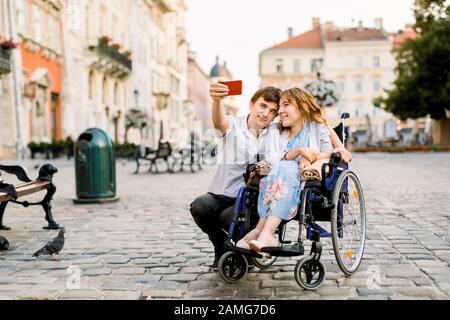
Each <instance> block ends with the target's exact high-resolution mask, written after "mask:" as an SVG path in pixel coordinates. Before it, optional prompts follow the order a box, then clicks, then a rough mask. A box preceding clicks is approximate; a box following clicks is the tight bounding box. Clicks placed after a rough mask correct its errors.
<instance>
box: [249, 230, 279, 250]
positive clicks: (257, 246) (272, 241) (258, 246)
mask: <svg viewBox="0 0 450 320" xmlns="http://www.w3.org/2000/svg"><path fill="white" fill-rule="evenodd" d="M249 246H250V248H251V249H252V250H254V251H256V252H261V250H262V248H267V247H278V240H277V239H276V238H275V235H273V234H270V233H267V232H261V234H260V235H259V237H258V240H252V241H250V242H249Z"/></svg>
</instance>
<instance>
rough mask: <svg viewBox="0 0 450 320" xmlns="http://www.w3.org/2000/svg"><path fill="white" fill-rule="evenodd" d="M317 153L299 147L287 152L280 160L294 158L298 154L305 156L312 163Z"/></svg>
mask: <svg viewBox="0 0 450 320" xmlns="http://www.w3.org/2000/svg"><path fill="white" fill-rule="evenodd" d="M318 154H319V153H318V152H317V151H314V150H313V149H310V148H305V147H299V148H296V149H294V150H292V151H289V152H287V153H286V154H285V155H284V157H283V159H282V160H295V159H297V158H298V157H299V156H302V157H305V158H306V159H308V161H309V162H311V163H313V162H314V161H316V158H317V155H318Z"/></svg>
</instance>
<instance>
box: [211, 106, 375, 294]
mask: <svg viewBox="0 0 450 320" xmlns="http://www.w3.org/2000/svg"><path fill="white" fill-rule="evenodd" d="M348 118H349V115H348V114H343V115H342V117H341V120H342V121H341V123H340V125H339V126H338V127H336V128H335V129H334V130H335V131H336V133H337V134H338V136H339V138H340V139H341V141H343V142H344V143H345V131H344V128H345V125H344V121H345V119H348ZM257 161H260V159H258V160H257ZM254 168H255V164H253V165H249V166H248V168H247V172H246V173H245V174H244V178H245V180H246V181H247V179H248V178H249V175H250V174H252V171H253V170H254ZM262 178H263V176H261V177H258V178H257V179H254V180H253V181H252V183H251V184H247V186H246V187H243V188H242V189H241V190H240V191H239V193H238V195H237V199H236V205H235V208H234V215H233V219H232V221H231V223H230V227H229V232H228V237H227V241H226V243H225V245H224V248H225V253H224V254H223V255H222V257H221V258H220V260H219V264H218V271H219V274H220V276H221V277H222V279H223V280H224V281H226V282H228V283H235V282H238V281H240V280H241V279H243V278H244V277H245V276H246V275H247V273H248V270H249V265H254V266H256V267H257V268H259V269H266V268H269V267H270V266H272V265H273V264H274V263H275V261H276V260H277V258H278V257H297V256H304V255H305V247H304V241H305V240H309V241H311V242H312V243H311V252H310V254H309V255H308V256H305V257H303V258H302V259H301V260H299V261H298V262H297V264H296V266H295V269H294V276H295V280H296V282H297V283H298V285H299V286H300V287H302V288H303V289H305V290H315V289H317V288H319V287H320V285H321V284H322V283H323V281H324V280H325V276H326V270H325V266H324V265H323V263H322V262H321V261H320V258H321V255H322V243H321V238H331V239H332V245H333V251H334V256H335V257H336V262H337V264H338V266H339V269H340V270H341V271H342V272H343V273H344V274H345V276H346V277H348V276H351V275H352V274H353V273H354V272H356V271H357V269H358V268H359V265H360V264H361V260H362V258H363V254H364V247H365V241H366V209H365V201H364V194H363V190H362V187H361V184H360V181H359V179H358V177H357V176H356V174H355V173H353V172H352V171H350V170H349V166H348V164H346V163H341V155H340V154H338V153H335V154H333V155H332V157H331V161H330V163H326V164H324V165H323V167H322V181H318V180H315V181H314V180H313V181H307V182H306V184H305V186H304V188H303V190H302V192H301V195H300V199H299V208H298V210H297V215H296V217H295V218H294V219H292V220H291V221H297V222H298V226H299V228H298V236H297V239H296V242H291V241H287V240H286V239H285V238H286V225H287V223H288V221H283V222H282V223H281V225H280V226H279V227H278V230H277V232H276V233H277V237H278V238H279V244H280V246H278V247H266V248H263V249H262V250H261V253H258V252H255V251H253V250H251V249H250V250H248V249H243V248H239V247H236V245H235V244H236V243H237V241H239V239H241V238H242V237H244V235H245V234H247V232H248V231H250V230H251V229H253V228H254V227H255V226H256V223H257V221H258V219H259V216H258V213H257V207H258V195H259V182H260V179H262ZM318 222H330V223H331V231H327V230H326V229H324V228H322V227H321V226H320V225H319V224H318ZM305 238H306V239H305Z"/></svg>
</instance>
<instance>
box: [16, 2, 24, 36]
mask: <svg viewBox="0 0 450 320" xmlns="http://www.w3.org/2000/svg"><path fill="white" fill-rule="evenodd" d="M15 2H16V15H17V25H18V29H19V32H20V33H23V32H24V31H25V30H24V27H25V5H24V0H16V1H15Z"/></svg>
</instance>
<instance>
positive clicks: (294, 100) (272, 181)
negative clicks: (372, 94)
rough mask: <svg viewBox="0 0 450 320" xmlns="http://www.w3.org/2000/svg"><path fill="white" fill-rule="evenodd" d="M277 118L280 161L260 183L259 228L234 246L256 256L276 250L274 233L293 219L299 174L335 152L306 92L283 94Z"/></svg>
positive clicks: (321, 120)
mask: <svg viewBox="0 0 450 320" xmlns="http://www.w3.org/2000/svg"><path fill="white" fill-rule="evenodd" d="M279 116H280V120H281V128H280V130H281V134H280V137H279V138H280V144H281V146H283V147H282V150H283V154H282V157H279V159H280V158H281V161H279V162H278V163H274V165H273V167H272V169H271V172H270V174H269V176H268V177H266V178H264V179H263V180H262V181H261V185H260V194H259V198H258V214H259V216H260V220H259V223H258V225H257V226H256V228H255V229H253V230H252V231H250V232H249V233H248V234H247V235H246V236H245V237H244V238H243V239H241V240H240V241H239V242H238V243H237V246H238V247H241V248H247V249H248V248H252V249H253V250H255V251H257V252H260V251H261V249H262V248H264V247H276V246H278V241H277V239H276V238H275V231H276V230H277V228H278V226H279V225H280V223H281V222H282V221H283V220H290V219H292V218H293V217H294V216H295V215H296V213H297V209H298V205H299V203H298V201H299V199H300V192H301V189H302V186H301V181H300V170H302V169H303V168H305V167H307V166H309V165H311V164H312V163H313V162H315V161H317V160H320V159H327V158H330V157H331V154H332V152H333V150H335V149H334V148H333V144H332V140H331V137H330V136H331V134H330V130H329V127H328V125H327V123H326V120H325V118H324V116H323V115H322V111H321V108H320V106H319V105H318V104H317V102H316V100H315V98H314V97H313V96H312V95H311V94H310V93H309V92H308V91H307V90H305V89H300V88H293V89H289V90H286V91H284V92H283V93H282V94H281V101H280V109H279ZM337 147H338V146H337Z"/></svg>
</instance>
